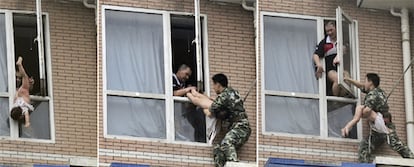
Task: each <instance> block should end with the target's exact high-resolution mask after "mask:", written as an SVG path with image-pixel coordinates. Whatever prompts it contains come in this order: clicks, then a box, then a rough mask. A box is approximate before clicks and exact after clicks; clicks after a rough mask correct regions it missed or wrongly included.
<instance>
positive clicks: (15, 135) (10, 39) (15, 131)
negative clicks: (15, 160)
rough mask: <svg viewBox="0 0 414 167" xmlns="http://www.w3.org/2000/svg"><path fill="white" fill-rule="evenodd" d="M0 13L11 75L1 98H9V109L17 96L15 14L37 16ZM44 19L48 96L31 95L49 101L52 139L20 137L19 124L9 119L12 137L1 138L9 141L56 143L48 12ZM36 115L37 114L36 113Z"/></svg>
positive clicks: (1, 10)
mask: <svg viewBox="0 0 414 167" xmlns="http://www.w3.org/2000/svg"><path fill="white" fill-rule="evenodd" d="M0 13H4V14H5V24H6V41H7V70H8V73H9V76H8V84H9V90H8V93H6V94H3V93H2V94H0V97H3V98H9V109H11V108H12V107H13V103H14V96H15V94H16V90H15V89H14V88H15V87H16V80H15V77H14V76H16V71H15V69H14V67H15V63H16V62H15V61H14V60H15V50H14V30H13V14H33V15H36V12H35V11H21V10H7V9H0ZM42 15H43V17H44V19H43V24H44V28H43V34H44V36H43V37H44V40H45V41H44V42H45V45H44V47H46V48H43V49H44V51H45V58H46V62H45V65H46V73H47V81H46V82H47V89H48V96H46V97H44V96H35V95H30V98H31V99H32V100H36V101H49V126H50V132H49V133H50V139H36V138H23V137H19V128H18V123H17V122H16V121H14V120H12V119H11V118H10V119H9V123H10V136H1V137H2V138H4V139H9V140H19V141H30V142H41V143H55V121H54V120H55V119H54V118H55V117H54V108H53V104H54V103H53V86H52V83H53V82H52V81H53V79H52V67H51V66H52V60H51V58H52V56H51V48H50V26H49V14H48V13H47V12H42ZM34 114H36V113H34Z"/></svg>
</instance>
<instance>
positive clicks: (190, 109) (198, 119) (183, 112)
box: [170, 15, 206, 143]
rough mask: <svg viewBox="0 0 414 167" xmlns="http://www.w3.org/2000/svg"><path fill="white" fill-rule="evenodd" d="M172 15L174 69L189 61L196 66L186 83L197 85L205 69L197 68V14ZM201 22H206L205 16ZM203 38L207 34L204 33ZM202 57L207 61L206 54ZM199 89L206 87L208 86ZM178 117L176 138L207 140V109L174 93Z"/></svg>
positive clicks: (192, 68) (175, 110)
mask: <svg viewBox="0 0 414 167" xmlns="http://www.w3.org/2000/svg"><path fill="white" fill-rule="evenodd" d="M170 19H171V21H170V23H171V49H172V67H173V71H174V72H176V71H177V70H178V68H179V67H180V66H181V65H182V64H186V65H187V66H189V67H190V69H191V70H192V74H191V76H190V78H189V79H188V80H187V82H186V85H187V86H190V85H192V86H197V78H198V76H197V75H198V74H199V73H198V70H202V69H197V56H196V44H195V42H194V39H195V18H194V16H190V15H170ZM201 23H203V19H202V18H201ZM201 32H202V30H201ZM201 39H203V38H202V37H201ZM201 42H203V41H201ZM200 57H201V62H203V55H201V56H200ZM202 64H203V63H202ZM201 74H202V76H201V77H200V78H204V74H203V73H201ZM199 90H201V91H204V86H203V87H201V88H199ZM174 121H175V139H176V140H178V141H195V142H203V143H205V142H206V126H205V124H206V123H205V122H206V120H205V116H204V113H203V112H202V110H199V109H197V107H196V106H194V105H193V104H192V103H191V102H189V100H188V99H187V98H177V97H174Z"/></svg>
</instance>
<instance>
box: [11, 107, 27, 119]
mask: <svg viewBox="0 0 414 167" xmlns="http://www.w3.org/2000/svg"><path fill="white" fill-rule="evenodd" d="M22 112H23V109H22V108H21V107H20V106H16V107H13V108H12V109H11V111H10V116H11V117H12V118H13V119H14V120H16V121H19V122H22V121H23V122H24V115H23V114H22Z"/></svg>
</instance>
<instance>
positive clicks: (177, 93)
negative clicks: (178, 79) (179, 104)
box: [173, 86, 196, 96]
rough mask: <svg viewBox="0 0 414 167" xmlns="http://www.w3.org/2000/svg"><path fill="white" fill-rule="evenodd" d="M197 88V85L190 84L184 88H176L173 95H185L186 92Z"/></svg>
mask: <svg viewBox="0 0 414 167" xmlns="http://www.w3.org/2000/svg"><path fill="white" fill-rule="evenodd" d="M193 89H194V90H195V89H196V87H194V86H190V87H186V88H184V89H178V90H174V91H173V95H174V96H184V95H185V94H187V93H188V92H190V91H191V90H193Z"/></svg>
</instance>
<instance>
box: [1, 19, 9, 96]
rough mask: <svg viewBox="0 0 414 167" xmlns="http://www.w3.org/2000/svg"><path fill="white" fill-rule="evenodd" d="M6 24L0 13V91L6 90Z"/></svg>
mask: <svg viewBox="0 0 414 167" xmlns="http://www.w3.org/2000/svg"><path fill="white" fill-rule="evenodd" d="M7 78H8V76H7V45H6V24H5V17H4V14H0V92H8V83H7V82H8V79H7Z"/></svg>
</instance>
